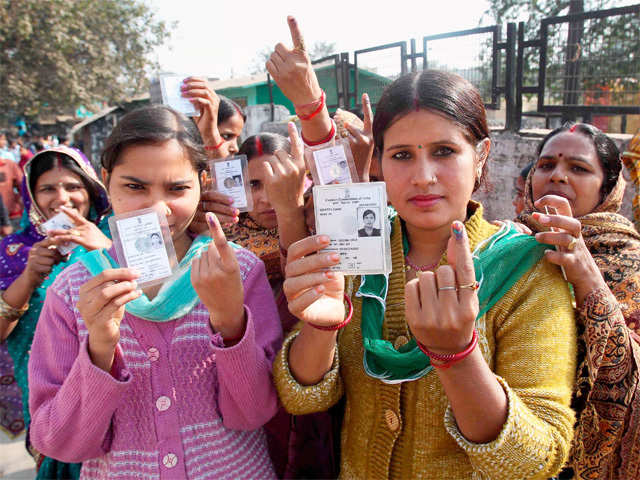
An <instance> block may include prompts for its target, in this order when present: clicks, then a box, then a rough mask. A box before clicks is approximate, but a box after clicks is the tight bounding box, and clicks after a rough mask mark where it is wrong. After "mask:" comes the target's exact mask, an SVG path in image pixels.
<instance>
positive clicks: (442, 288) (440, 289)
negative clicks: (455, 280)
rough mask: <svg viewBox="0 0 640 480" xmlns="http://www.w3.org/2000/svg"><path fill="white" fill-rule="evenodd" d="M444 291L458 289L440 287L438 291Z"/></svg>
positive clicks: (455, 288)
mask: <svg viewBox="0 0 640 480" xmlns="http://www.w3.org/2000/svg"><path fill="white" fill-rule="evenodd" d="M442 290H457V287H438V291H442Z"/></svg>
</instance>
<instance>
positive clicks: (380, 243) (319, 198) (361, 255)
mask: <svg viewBox="0 0 640 480" xmlns="http://www.w3.org/2000/svg"><path fill="white" fill-rule="evenodd" d="M313 201H314V208H315V216H316V232H317V233H318V234H319V235H327V236H328V237H329V239H330V243H329V246H328V247H327V248H326V249H325V250H326V251H328V252H332V251H333V252H337V253H339V254H340V263H339V264H338V265H336V266H335V267H332V268H331V270H335V271H339V272H342V273H344V274H345V275H369V274H381V273H382V274H384V273H389V272H391V245H390V241H389V233H390V232H389V231H388V228H389V227H388V222H387V190H386V185H385V183H384V182H373V183H352V184H348V185H324V186H315V187H313Z"/></svg>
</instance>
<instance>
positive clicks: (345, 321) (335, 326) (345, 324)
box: [309, 294, 353, 332]
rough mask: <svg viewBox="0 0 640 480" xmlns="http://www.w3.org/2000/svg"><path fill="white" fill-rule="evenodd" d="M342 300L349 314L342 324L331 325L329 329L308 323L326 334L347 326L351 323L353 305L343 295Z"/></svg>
mask: <svg viewBox="0 0 640 480" xmlns="http://www.w3.org/2000/svg"><path fill="white" fill-rule="evenodd" d="M344 299H345V300H346V301H347V305H349V313H348V314H347V318H345V319H344V320H343V321H342V322H340V323H338V324H337V325H331V326H330V327H325V326H324V325H316V324H315V323H309V325H311V326H312V327H313V328H317V329H318V330H325V331H327V332H333V331H335V330H340V329H341V328H344V327H346V326H347V324H348V323H349V322H350V321H351V318H352V317H353V303H351V299H350V298H349V297H348V296H347V295H346V294H345V296H344Z"/></svg>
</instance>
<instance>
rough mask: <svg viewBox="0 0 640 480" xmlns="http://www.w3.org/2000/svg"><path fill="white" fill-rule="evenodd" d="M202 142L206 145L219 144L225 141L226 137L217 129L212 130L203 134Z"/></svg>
mask: <svg viewBox="0 0 640 480" xmlns="http://www.w3.org/2000/svg"><path fill="white" fill-rule="evenodd" d="M202 142H203V143H204V145H205V147H210V146H217V145H221V144H222V143H224V138H222V136H221V135H220V133H219V132H218V130H217V129H216V130H215V131H213V132H211V133H210V134H208V135H203V136H202ZM218 148H220V147H218Z"/></svg>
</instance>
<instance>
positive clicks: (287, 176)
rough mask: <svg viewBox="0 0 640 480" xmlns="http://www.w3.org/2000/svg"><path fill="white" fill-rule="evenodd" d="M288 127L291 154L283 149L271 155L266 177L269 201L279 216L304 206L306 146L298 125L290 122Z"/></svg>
mask: <svg viewBox="0 0 640 480" xmlns="http://www.w3.org/2000/svg"><path fill="white" fill-rule="evenodd" d="M288 128H289V140H290V142H291V155H289V154H288V153H287V152H285V151H283V150H276V152H275V153H274V155H270V156H269V157H268V158H269V160H268V164H269V165H268V168H267V176H266V178H265V188H266V190H267V197H268V198H269V203H271V206H272V207H273V209H274V210H275V211H276V215H279V216H280V215H282V216H286V214H287V213H288V212H291V211H294V212H298V211H299V210H300V209H302V207H303V206H304V196H303V195H304V179H305V171H306V168H305V163H304V146H303V145H302V140H301V139H300V135H298V130H297V128H296V125H295V124H294V123H292V122H289V125H288Z"/></svg>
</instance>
